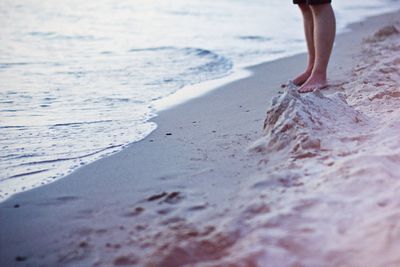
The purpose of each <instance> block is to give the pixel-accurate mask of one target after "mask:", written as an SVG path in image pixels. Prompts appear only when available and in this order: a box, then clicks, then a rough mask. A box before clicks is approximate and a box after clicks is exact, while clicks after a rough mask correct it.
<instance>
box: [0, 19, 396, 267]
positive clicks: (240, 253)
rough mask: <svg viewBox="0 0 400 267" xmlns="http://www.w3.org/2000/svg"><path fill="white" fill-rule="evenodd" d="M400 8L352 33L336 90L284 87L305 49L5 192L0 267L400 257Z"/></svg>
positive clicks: (341, 262)
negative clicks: (77, 165)
mask: <svg viewBox="0 0 400 267" xmlns="http://www.w3.org/2000/svg"><path fill="white" fill-rule="evenodd" d="M399 15H400V13H399V12H397V13H393V14H386V15H382V16H378V17H374V18H371V19H368V20H367V21H365V22H363V23H358V24H355V25H353V26H352V32H350V33H346V34H343V35H340V36H339V37H338V38H337V42H336V45H335V48H334V55H333V59H332V62H331V65H330V73H331V81H330V83H331V84H332V86H331V87H330V89H328V90H324V91H321V92H315V93H310V94H306V95H299V94H297V93H296V90H295V88H286V89H284V90H283V89H281V88H280V84H281V83H282V82H284V81H287V80H288V79H290V78H291V77H293V76H294V75H295V74H296V73H298V72H300V71H301V70H302V68H303V67H304V64H305V62H306V56H305V55H298V56H294V57H290V58H285V59H282V60H278V61H274V62H270V63H265V64H261V65H258V66H255V67H252V68H251V69H250V70H251V71H252V72H253V75H252V76H251V77H249V78H246V79H242V80H239V81H236V82H233V83H230V84H228V85H225V86H223V87H221V88H218V89H216V90H214V91H212V92H210V93H208V94H207V95H205V96H202V97H200V98H197V99H194V100H191V101H188V102H186V103H184V104H181V105H179V106H177V107H174V108H172V109H169V110H166V111H163V112H162V113H161V114H160V115H159V117H157V118H155V119H154V121H155V122H156V123H157V125H158V129H157V130H156V131H154V132H153V133H152V134H151V135H150V136H148V137H147V138H146V139H144V140H142V141H141V142H138V143H134V144H132V145H131V146H130V147H128V148H127V149H125V150H124V151H122V152H120V153H117V154H115V155H113V156H111V157H107V158H104V159H101V160H99V161H96V162H94V163H92V164H90V165H88V166H85V167H83V168H81V169H79V170H77V171H76V172H74V173H73V174H71V175H69V176H67V177H65V178H64V179H61V180H59V181H57V182H55V183H53V184H49V185H46V186H43V187H41V188H37V189H33V190H31V191H27V192H23V193H21V194H18V195H16V196H14V197H12V198H10V199H9V200H7V201H5V202H3V203H1V205H0V212H1V213H0V216H1V217H0V220H1V227H0V247H1V249H0V265H1V266H371V267H372V266H374V267H375V266H385V267H386V266H399V265H400V256H399V255H398V253H397V252H398V251H399V250H400V243H399V240H400V236H399V233H400V223H399V222H400V220H399V219H400V201H399V199H398V195H399V193H400V174H399V173H400V167H399V166H400V138H399V132H400V109H399V108H400V70H399V68H400V58H399V51H400V47H399V44H400V33H399V32H400V27H399V26H398V25H399V24H398V23H400V21H399V20H400V19H399ZM271 100H272V104H271ZM263 125H264V129H263Z"/></svg>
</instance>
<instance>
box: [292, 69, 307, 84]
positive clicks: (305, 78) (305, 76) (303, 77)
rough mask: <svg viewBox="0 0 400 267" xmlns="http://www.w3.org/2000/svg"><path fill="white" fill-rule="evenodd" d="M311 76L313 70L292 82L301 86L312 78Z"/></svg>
mask: <svg viewBox="0 0 400 267" xmlns="http://www.w3.org/2000/svg"><path fill="white" fill-rule="evenodd" d="M310 76H311V70H306V71H305V72H303V73H302V74H300V75H299V76H297V77H296V78H294V79H293V80H292V82H293V83H294V84H295V85H297V86H301V85H303V84H304V83H305V82H306V81H307V80H308V78H310Z"/></svg>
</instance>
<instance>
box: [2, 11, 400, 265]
mask: <svg viewBox="0 0 400 267" xmlns="http://www.w3.org/2000/svg"><path fill="white" fill-rule="evenodd" d="M398 14H399V12H398V11H397V12H394V13H391V14H384V15H379V16H375V17H372V18H370V19H368V20H367V21H364V22H360V23H356V24H354V25H353V26H351V27H352V31H351V32H348V33H344V34H342V35H340V36H338V39H337V42H336V45H335V48H334V54H333V58H332V61H331V64H330V70H331V73H332V76H331V82H332V81H333V82H334V83H335V84H336V83H340V82H341V81H343V80H347V79H348V73H350V72H351V70H352V69H353V67H354V66H355V65H356V64H357V61H356V60H354V57H355V56H356V55H357V53H359V52H360V51H359V50H358V51H354V50H350V49H348V47H349V46H352V47H357V48H359V47H361V45H360V44H361V42H362V40H363V38H365V37H367V36H370V35H371V34H373V33H374V32H375V31H377V30H378V29H379V28H381V27H382V26H385V25H386V24H388V23H392V22H393V21H394V20H395V19H396V18H397V17H398ZM359 49H361V48H359ZM305 58H306V55H305V54H300V55H296V56H292V57H289V58H284V59H279V60H276V61H272V62H267V63H263V64H259V65H256V66H254V67H250V68H249V70H250V71H252V72H253V74H252V75H251V76H250V77H247V78H244V79H241V80H237V81H234V82H230V83H228V84H226V85H224V86H222V87H221V88H217V89H215V90H212V91H210V92H208V93H207V94H205V95H203V96H201V97H199V98H195V99H192V100H189V101H185V102H184V103H182V104H179V105H175V106H174V107H173V108H171V109H167V110H164V111H162V112H161V113H160V114H159V115H158V116H157V117H155V118H153V119H152V120H151V121H152V122H156V123H157V125H158V128H157V129H156V130H155V131H153V132H152V133H151V134H150V135H149V136H147V137H146V138H145V139H143V140H141V141H139V142H136V143H133V144H131V145H129V146H128V147H127V148H125V149H124V150H123V151H121V152H118V153H116V154H113V155H111V156H109V157H106V158H103V159H100V160H97V161H95V162H93V163H90V164H89V165H86V166H84V167H82V168H79V169H78V170H76V171H74V172H73V173H72V174H70V175H68V176H67V177H64V178H62V179H60V180H58V181H56V182H54V183H51V184H48V185H45V186H43V187H39V188H35V189H33V190H29V191H26V192H22V193H19V194H17V195H15V196H12V197H11V198H9V199H7V200H6V201H5V202H2V203H0V209H1V212H2V218H3V219H2V220H3V222H2V226H3V227H2V229H1V230H0V231H1V233H0V236H1V241H0V242H1V244H2V245H1V246H2V247H5V249H4V250H2V252H0V253H1V254H0V257H1V262H2V263H4V264H5V265H6V266H12V264H13V263H15V260H16V259H24V260H23V261H26V263H27V264H33V266H35V264H45V265H46V264H47V265H51V264H54V263H57V264H59V265H60V266H70V265H74V264H81V265H82V264H88V265H91V266H103V264H111V263H110V262H107V261H109V260H111V262H113V263H114V264H115V265H118V264H117V263H129V262H131V265H134V264H136V263H137V264H139V262H140V260H141V258H143V257H144V256H145V255H152V254H151V253H152V252H154V247H153V246H152V245H149V246H147V247H146V246H144V247H143V248H142V247H141V248H136V249H135V252H136V253H135V255H131V254H132V252H129V251H130V250H131V247H130V245H129V240H125V239H124V238H123V239H124V240H121V238H122V237H123V236H125V235H127V233H125V232H126V231H128V230H131V231H132V233H133V235H139V234H138V233H137V232H135V231H136V230H141V231H143V229H146V227H147V224H148V223H149V222H152V226H154V227H152V229H147V231H148V235H149V236H148V238H149V240H152V241H154V242H157V241H160V242H161V241H162V240H159V239H157V237H156V236H157V233H160V231H161V232H162V231H163V230H165V229H166V228H165V227H167V226H168V225H169V226H171V227H174V226H175V224H176V223H179V227H180V228H185V227H186V228H187V232H190V231H192V230H193V229H192V227H191V224H198V225H196V226H198V227H199V228H201V229H202V230H198V231H197V234H195V235H202V234H204V236H206V234H205V233H206V232H207V231H206V230H207V229H214V230H209V231H215V232H217V233H220V235H217V237H215V238H216V240H218V241H219V242H220V243H224V244H225V243H226V244H231V243H232V242H234V241H235V240H237V239H236V238H238V235H240V234H239V233H237V229H229V227H228V229H224V230H225V232H221V227H222V228H223V227H224V225H225V224H226V223H227V222H228V221H229V219H230V216H229V214H230V212H231V211H230V208H231V207H232V206H233V205H234V204H235V205H238V206H240V195H241V193H240V191H241V190H242V189H243V188H244V187H243V186H245V185H246V178H247V177H251V176H252V175H254V173H255V172H256V171H257V170H258V169H259V160H255V158H256V159H259V156H249V155H248V153H247V151H246V149H247V147H248V146H249V145H251V143H252V142H254V141H255V140H257V139H258V138H259V137H260V135H261V132H262V129H261V128H262V122H263V120H264V118H265V111H266V110H267V108H268V106H269V105H270V100H271V99H272V98H273V97H274V96H276V95H277V92H278V91H279V88H280V84H281V83H282V82H285V81H286V80H288V78H290V77H292V76H293V75H294V74H295V73H297V72H299V71H301V69H302V67H303V63H304V64H305ZM279 70H285V71H279ZM266 73H268V74H269V75H265V74H266ZM325 92H326V93H330V90H328V91H325ZM325 92H324V94H325ZM254 157H255V158H254ZM210 181H212V182H210ZM253 208H255V209H256V210H257V211H258V212H260V213H262V212H263V210H264V211H265V209H267V208H266V207H263V206H258V207H253ZM139 215H140V216H139ZM60 222H64V224H65V225H60V224H59V223H60ZM205 222H206V223H205ZM133 224H134V225H135V226H134V228H133V229H130V227H133V226H132V225H133ZM204 224H205V225H204ZM27 225H29V227H30V228H29V230H27ZM161 225H167V226H161ZM43 227H48V229H46V230H45V229H44V228H43ZM210 227H211V228H210ZM186 228H185V229H186ZM167 229H168V230H171V229H169V228H167ZM44 232H46V233H47V235H46V236H43V233H44ZM145 232H146V231H145ZM187 232H186V234H187ZM48 233H51V234H50V235H49V234H48ZM173 233H174V231H173V230H171V235H172V234H173ZM227 233H229V234H227ZM152 234H154V236H153V235H152ZM165 234H167V236H164V239H165V240H167V241H168V240H169V238H177V237H176V236H168V233H165ZM121 235H122V236H121ZM139 236H140V235H139ZM150 236H151V237H150ZM161 236H162V235H161ZM142 238H145V237H144V236H143V237H142ZM158 238H160V237H158ZM181 238H183V237H181ZM178 239H179V238H178ZM106 240H108V243H107V242H106ZM173 240H175V239H173ZM21 242H24V243H23V244H22V243H21ZM135 242H137V243H141V242H142V241H140V240H136V241H135ZM135 242H133V243H132V244H131V246H135V244H134V243H135ZM103 243H104V244H103ZM116 243H118V244H119V246H114V245H115V244H116ZM38 244H39V245H38ZM107 244H109V246H108V247H107ZM103 245H104V246H103ZM197 250H198V248H197ZM197 250H195V251H197ZM225 252H226V251H225V250H221V253H222V254H219V255H217V256H219V257H222V256H223V255H224V254H223V253H225ZM160 255H162V253H161V252H160ZM170 255H175V256H176V255H179V254H170ZM217 256H215V257H216V258H217ZM17 257H20V258H17ZM104 257H105V258H104ZM171 257H172V256H171ZM199 257H200V256H199ZM205 257H206V255H203V256H201V257H200V258H202V259H203V258H205ZM161 259H163V260H164V262H163V263H165V265H162V264H161V263H160V265H157V264H156V265H155V266H173V265H167V264H168V263H171V261H172V258H168V255H167V256H164V257H161ZM17 261H18V260H17ZM134 262H136V263H134ZM127 265H129V264H127Z"/></svg>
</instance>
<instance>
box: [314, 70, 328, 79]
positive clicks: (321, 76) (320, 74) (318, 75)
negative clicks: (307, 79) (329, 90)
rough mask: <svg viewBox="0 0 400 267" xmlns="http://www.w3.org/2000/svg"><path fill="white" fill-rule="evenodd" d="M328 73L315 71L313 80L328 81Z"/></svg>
mask: <svg viewBox="0 0 400 267" xmlns="http://www.w3.org/2000/svg"><path fill="white" fill-rule="evenodd" d="M326 76H327V75H326V71H316V70H313V71H312V72H311V77H313V78H318V79H322V80H326Z"/></svg>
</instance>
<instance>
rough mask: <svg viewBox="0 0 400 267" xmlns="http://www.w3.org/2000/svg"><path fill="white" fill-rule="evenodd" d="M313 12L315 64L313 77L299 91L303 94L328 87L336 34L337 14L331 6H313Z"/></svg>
mask: <svg viewBox="0 0 400 267" xmlns="http://www.w3.org/2000/svg"><path fill="white" fill-rule="evenodd" d="M311 11H312V14H313V19H314V45H315V62H314V67H313V70H312V72H311V76H310V77H309V78H308V80H307V81H306V82H305V83H304V84H303V85H302V86H301V87H300V89H299V92H301V93H306V92H311V91H314V90H315V89H317V88H324V87H326V86H327V75H326V71H327V68H328V63H329V58H330V55H331V52H332V47H333V42H334V40H335V32H336V21H335V14H334V13H333V9H332V6H331V5H330V4H321V5H313V6H311Z"/></svg>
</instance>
